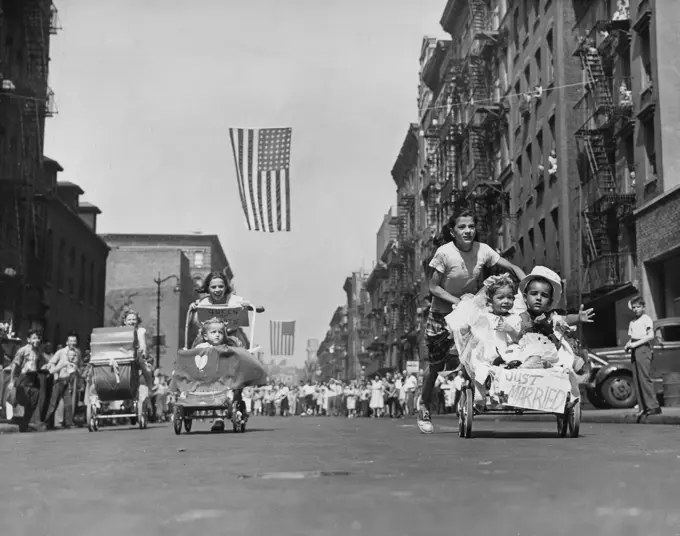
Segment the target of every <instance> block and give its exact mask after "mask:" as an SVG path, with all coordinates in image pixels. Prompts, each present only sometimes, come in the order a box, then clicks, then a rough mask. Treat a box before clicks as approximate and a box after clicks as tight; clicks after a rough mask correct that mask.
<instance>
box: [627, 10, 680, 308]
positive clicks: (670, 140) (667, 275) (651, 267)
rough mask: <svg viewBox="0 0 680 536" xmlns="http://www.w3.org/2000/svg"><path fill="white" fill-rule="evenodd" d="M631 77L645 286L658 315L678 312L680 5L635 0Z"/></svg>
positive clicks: (636, 215)
mask: <svg viewBox="0 0 680 536" xmlns="http://www.w3.org/2000/svg"><path fill="white" fill-rule="evenodd" d="M635 7H636V9H635V11H634V13H633V14H632V15H633V17H632V19H631V22H632V30H633V32H632V36H631V37H632V45H631V54H632V56H631V66H632V68H631V75H632V92H633V95H635V96H636V98H635V99H634V106H635V111H634V114H635V120H636V130H637V131H638V132H640V134H641V135H640V136H638V138H637V139H636V143H635V147H634V153H635V171H636V175H635V187H636V192H637V198H638V202H637V208H636V210H635V212H634V218H635V228H636V234H637V261H638V264H637V267H638V274H639V280H640V287H641V291H642V294H643V296H644V297H645V299H646V301H647V303H648V307H649V311H650V312H651V314H652V315H653V317H654V318H664V317H669V316H680V278H678V273H679V272H680V131H679V130H678V124H679V123H680V99H678V88H680V57H679V56H678V46H679V45H680V39H678V25H679V24H680V4H679V3H678V2H673V1H671V0H665V1H661V0H657V1H655V2H650V1H649V0H642V1H639V2H636V6H635Z"/></svg>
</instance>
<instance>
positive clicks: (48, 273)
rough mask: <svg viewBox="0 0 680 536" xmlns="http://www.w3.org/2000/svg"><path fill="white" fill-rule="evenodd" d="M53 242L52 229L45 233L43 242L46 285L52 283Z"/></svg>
mask: <svg viewBox="0 0 680 536" xmlns="http://www.w3.org/2000/svg"><path fill="white" fill-rule="evenodd" d="M0 240H2V237H1V235H0ZM53 240H54V237H53V236H52V229H50V230H49V231H47V240H46V242H45V282H46V283H51V282H52V265H53V264H54V259H53V258H52V257H53V255H54V244H53V243H52V241H53Z"/></svg>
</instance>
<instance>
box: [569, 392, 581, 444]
mask: <svg viewBox="0 0 680 536" xmlns="http://www.w3.org/2000/svg"><path fill="white" fill-rule="evenodd" d="M566 420H567V423H568V425H569V437H578V435H579V430H580V428H581V401H580V400H579V401H578V402H576V405H574V407H573V408H571V409H570V410H569V416H568V417H567V419H566Z"/></svg>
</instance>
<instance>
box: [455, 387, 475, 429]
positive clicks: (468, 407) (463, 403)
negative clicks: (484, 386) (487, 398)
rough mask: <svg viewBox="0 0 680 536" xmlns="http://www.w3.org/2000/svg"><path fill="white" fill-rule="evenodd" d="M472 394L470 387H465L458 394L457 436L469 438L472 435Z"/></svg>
mask: <svg viewBox="0 0 680 536" xmlns="http://www.w3.org/2000/svg"><path fill="white" fill-rule="evenodd" d="M473 403H474V394H473V392H472V388H471V387H466V388H465V390H464V391H463V392H462V393H461V394H460V400H459V402H458V404H459V406H458V435H460V437H464V438H469V437H470V436H471V435H472V415H473V411H474V408H473Z"/></svg>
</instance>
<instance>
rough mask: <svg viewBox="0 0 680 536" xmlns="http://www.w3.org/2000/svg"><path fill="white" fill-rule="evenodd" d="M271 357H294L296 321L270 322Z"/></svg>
mask: <svg viewBox="0 0 680 536" xmlns="http://www.w3.org/2000/svg"><path fill="white" fill-rule="evenodd" d="M269 339H270V344H271V355H272V357H273V356H277V357H278V356H284V355H291V356H292V355H293V353H294V352H295V320H270V321H269Z"/></svg>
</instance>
